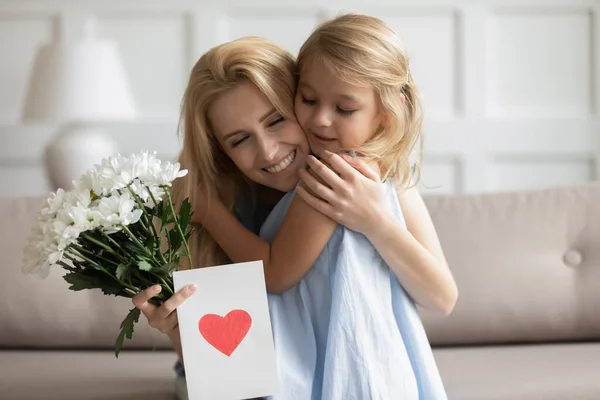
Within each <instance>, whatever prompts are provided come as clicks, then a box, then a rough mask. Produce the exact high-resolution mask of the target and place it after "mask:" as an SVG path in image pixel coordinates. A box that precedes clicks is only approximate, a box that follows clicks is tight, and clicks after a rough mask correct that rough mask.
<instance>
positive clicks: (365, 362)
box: [196, 14, 457, 400]
mask: <svg viewBox="0 0 600 400" xmlns="http://www.w3.org/2000/svg"><path fill="white" fill-rule="evenodd" d="M298 72H299V77H298V85H297V92H296V98H295V114H296V117H297V118H298V121H299V123H300V125H301V126H302V128H303V130H304V132H305V134H306V135H307V138H308V141H309V143H310V146H311V150H312V152H313V153H314V154H315V155H316V156H317V157H319V158H320V159H321V160H322V161H325V162H326V163H327V164H328V165H329V167H330V168H331V169H330V168H328V167H327V166H326V165H325V164H324V163H323V162H322V161H320V160H319V159H318V158H317V157H314V156H312V155H311V156H309V157H308V165H309V166H310V171H311V172H312V173H308V172H306V171H302V170H300V171H299V173H300V176H301V178H302V184H301V185H300V186H299V187H298V188H297V190H295V191H294V192H292V193H289V194H288V195H286V196H285V197H284V198H283V199H282V200H281V201H280V202H279V203H278V204H277V206H276V207H275V208H274V210H273V211H272V212H271V214H270V215H269V217H268V218H267V220H266V222H265V223H264V225H263V226H262V228H261V231H260V236H257V235H255V234H253V233H252V232H250V231H248V230H247V229H245V228H244V227H243V226H242V224H240V222H239V221H237V220H236V219H235V218H234V217H233V216H232V215H231V213H230V212H229V211H228V209H227V207H225V206H224V205H222V204H220V202H219V199H218V198H214V197H211V196H205V197H204V198H203V197H202V196H201V197H200V199H202V198H203V199H204V200H203V201H200V200H199V201H198V202H197V207H196V209H197V210H210V212H204V213H203V212H200V213H199V215H198V221H199V222H201V223H202V224H203V227H204V228H205V229H206V230H207V231H208V232H210V234H211V236H212V237H213V238H214V239H215V240H216V241H217V243H218V244H219V245H220V247H221V248H222V249H223V250H224V251H225V252H226V254H227V255H228V256H229V258H230V259H231V260H233V261H234V262H242V261H249V260H256V259H260V260H263V263H264V267H265V277H266V279H267V285H268V287H270V288H271V289H270V290H271V291H273V292H275V293H280V294H271V295H270V297H269V301H270V309H271V318H272V321H273V329H274V337H275V343H276V348H277V357H278V362H279V372H280V379H281V382H282V391H281V393H280V394H279V395H278V396H276V397H275V398H278V399H279V398H281V399H294V398H307V399H308V398H311V399H340V400H341V399H348V398H360V399H392V398H400V399H444V398H446V395H445V391H444V388H443V384H442V382H441V378H440V376H439V372H438V370H437V367H436V364H435V361H434V359H433V355H432V352H431V348H430V346H429V343H428V340H427V336H426V334H425V331H424V329H423V326H422V323H421V321H420V318H419V316H418V314H417V311H416V308H415V303H417V304H419V305H421V306H423V307H425V308H428V309H432V310H435V311H438V312H440V313H441V314H443V315H446V314H448V313H449V312H450V311H451V310H452V308H453V306H454V304H455V302H456V298H457V289H456V285H455V283H454V280H453V278H452V275H451V273H450V271H449V268H448V266H447V263H446V260H445V258H444V254H443V251H442V249H441V246H440V243H439V240H438V238H437V235H436V233H435V229H434V227H433V224H432V222H431V218H430V216H429V214H428V212H427V209H426V208H425V206H424V204H423V201H422V199H421V197H420V195H419V193H418V191H417V189H416V188H415V186H414V184H415V183H416V182H414V181H412V180H411V178H412V176H413V174H412V161H411V159H412V158H411V156H412V155H413V154H414V151H413V150H414V149H415V146H416V144H417V143H418V141H419V138H420V135H421V119H422V116H421V108H420V102H419V96H418V91H417V89H416V86H415V84H414V81H413V80H412V77H411V74H410V70H409V63H408V59H407V56H406V53H405V52H404V50H403V48H402V46H401V43H400V41H399V39H398V37H397V36H396V35H395V34H394V32H393V31H392V30H391V29H390V28H389V27H388V26H386V24H385V23H383V22H382V21H381V20H379V19H377V18H373V17H369V16H364V15H355V14H349V15H344V16H341V17H338V18H335V19H333V20H331V21H329V22H326V23H324V24H322V25H321V26H320V27H318V28H317V29H316V30H315V31H314V32H313V34H312V35H311V36H310V37H309V38H308V39H307V41H306V42H305V44H304V45H303V46H302V49H301V50H300V54H299V56H298ZM237 139H238V140H236V141H235V142H234V143H236V146H230V147H227V143H226V142H224V143H223V145H224V151H225V152H226V153H227V154H228V155H229V156H230V158H231V159H234V158H235V156H236V152H238V151H242V150H243V146H244V145H246V146H253V143H252V142H251V141H250V142H246V140H247V139H246V136H245V133H244V132H241V137H238V138H237ZM244 143H247V144H244ZM348 151H349V152H352V153H353V154H356V155H357V157H348V156H343V157H342V156H339V155H338V154H336V153H340V152H348ZM295 157H297V153H294V152H293V150H290V152H289V153H284V154H282V152H278V153H277V157H272V161H271V163H270V164H265V165H264V167H262V168H263V169H264V170H265V171H267V172H269V173H273V174H277V173H286V171H288V170H287V168H289V167H290V166H293V165H294V162H295ZM317 178H318V179H317ZM319 180H321V181H322V182H319ZM296 193H297V194H298V196H295V194H296ZM338 223H340V224H342V225H338Z"/></svg>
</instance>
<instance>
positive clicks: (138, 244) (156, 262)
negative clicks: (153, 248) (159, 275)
mask: <svg viewBox="0 0 600 400" xmlns="http://www.w3.org/2000/svg"><path fill="white" fill-rule="evenodd" d="M121 228H123V231H124V232H125V233H127V235H128V236H129V237H130V238H131V240H132V241H133V242H134V243H135V244H136V245H137V246H138V247H139V248H140V249H142V250H143V251H144V253H146V255H147V256H148V257H149V258H150V260H152V262H153V263H154V265H155V266H156V267H158V268H160V267H161V265H160V263H159V262H158V261H157V260H156V257H154V254H152V253H151V252H150V251H149V250H148V249H147V248H146V246H144V245H143V244H142V243H141V242H140V241H139V240H138V238H136V237H135V235H134V234H133V233H132V232H131V231H130V230H129V228H127V226H125V225H121Z"/></svg>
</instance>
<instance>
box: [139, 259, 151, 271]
mask: <svg viewBox="0 0 600 400" xmlns="http://www.w3.org/2000/svg"><path fill="white" fill-rule="evenodd" d="M138 267H139V268H140V269H141V270H142V271H150V270H151V269H152V265H151V264H150V263H149V262H148V261H146V260H140V261H138Z"/></svg>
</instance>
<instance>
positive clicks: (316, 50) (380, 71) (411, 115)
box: [297, 14, 423, 187]
mask: <svg viewBox="0 0 600 400" xmlns="http://www.w3.org/2000/svg"><path fill="white" fill-rule="evenodd" d="M297 61H298V72H299V73H302V70H303V69H304V68H310V65H311V64H312V63H313V62H322V63H323V64H324V65H325V66H326V67H327V68H329V69H330V70H331V71H332V72H333V73H334V74H335V75H336V76H339V77H340V78H341V79H342V80H344V81H346V82H348V83H351V84H355V85H358V86H367V87H372V88H373V89H374V90H375V92H376V94H377V96H378V99H379V103H380V107H381V109H382V111H383V112H384V116H385V118H384V122H383V124H382V126H381V127H380V129H379V130H378V131H377V132H375V134H374V135H373V137H372V138H371V139H369V140H368V141H367V142H366V143H365V144H364V145H363V146H361V147H360V148H359V149H344V150H354V151H356V153H357V154H359V155H360V156H362V157H364V158H367V159H369V160H375V161H377V163H378V164H379V166H380V168H381V176H382V179H391V180H392V181H395V182H396V183H399V184H400V185H402V186H405V187H406V186H408V184H409V183H410V182H411V178H412V166H413V163H414V166H415V167H416V168H417V169H418V170H420V168H419V163H418V161H419V160H418V158H420V157H417V159H415V158H414V156H415V155H417V156H420V152H419V154H414V150H415V148H416V146H417V144H421V146H422V142H421V141H420V139H421V124H422V119H423V117H422V107H421V100H420V96H419V93H418V91H417V88H416V86H415V84H414V81H413V79H412V76H411V73H410V68H409V60H408V57H407V55H406V52H405V51H404V48H403V46H402V43H401V41H400V39H399V38H398V36H397V35H396V34H395V33H394V31H392V29H390V28H389V27H388V26H387V25H386V24H385V23H384V22H383V21H382V20H380V19H378V18H375V17H370V16H367V15H361V14H345V15H342V16H339V17H337V18H334V19H332V20H330V21H328V22H325V23H323V24H321V25H320V26H318V27H317V29H316V30H315V31H313V33H312V34H311V35H310V37H309V38H308V39H307V40H306V41H305V42H304V44H303V45H302V48H301V49H300V53H299V54H298V60H297ZM402 96H404V98H405V101H404V102H402ZM417 180H418V177H417ZM415 183H416V182H415Z"/></svg>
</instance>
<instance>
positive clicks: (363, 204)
mask: <svg viewBox="0 0 600 400" xmlns="http://www.w3.org/2000/svg"><path fill="white" fill-rule="evenodd" d="M321 160H322V161H320V160H318V159H316V158H315V157H313V156H309V157H308V165H309V166H310V169H311V173H309V172H307V171H305V170H300V177H301V178H302V181H303V183H302V185H299V186H298V188H297V193H298V196H300V197H301V198H302V199H303V200H304V201H305V202H306V203H308V204H309V205H310V206H311V207H313V208H314V209H316V210H317V211H319V212H321V213H322V214H325V215H327V216H328V217H329V218H331V219H333V220H334V221H336V222H337V223H339V224H341V225H344V226H345V227H347V228H349V229H352V230H354V231H357V232H360V233H363V234H366V232H367V231H368V230H369V229H371V228H372V227H373V225H374V224H377V223H378V219H379V218H385V215H387V211H388V210H389V205H388V201H387V199H386V188H385V186H384V185H383V184H382V183H381V180H380V178H379V175H378V174H377V173H376V172H375V170H374V169H373V168H371V167H370V166H368V165H367V164H366V163H365V162H364V161H362V160H360V159H358V158H355V157H351V156H347V155H341V156H340V155H337V154H334V153H331V152H329V151H325V152H323V155H322V157H321ZM325 163H327V164H328V165H329V167H328V166H327V165H326V164H325ZM313 175H314V176H313ZM303 186H305V187H303Z"/></svg>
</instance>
